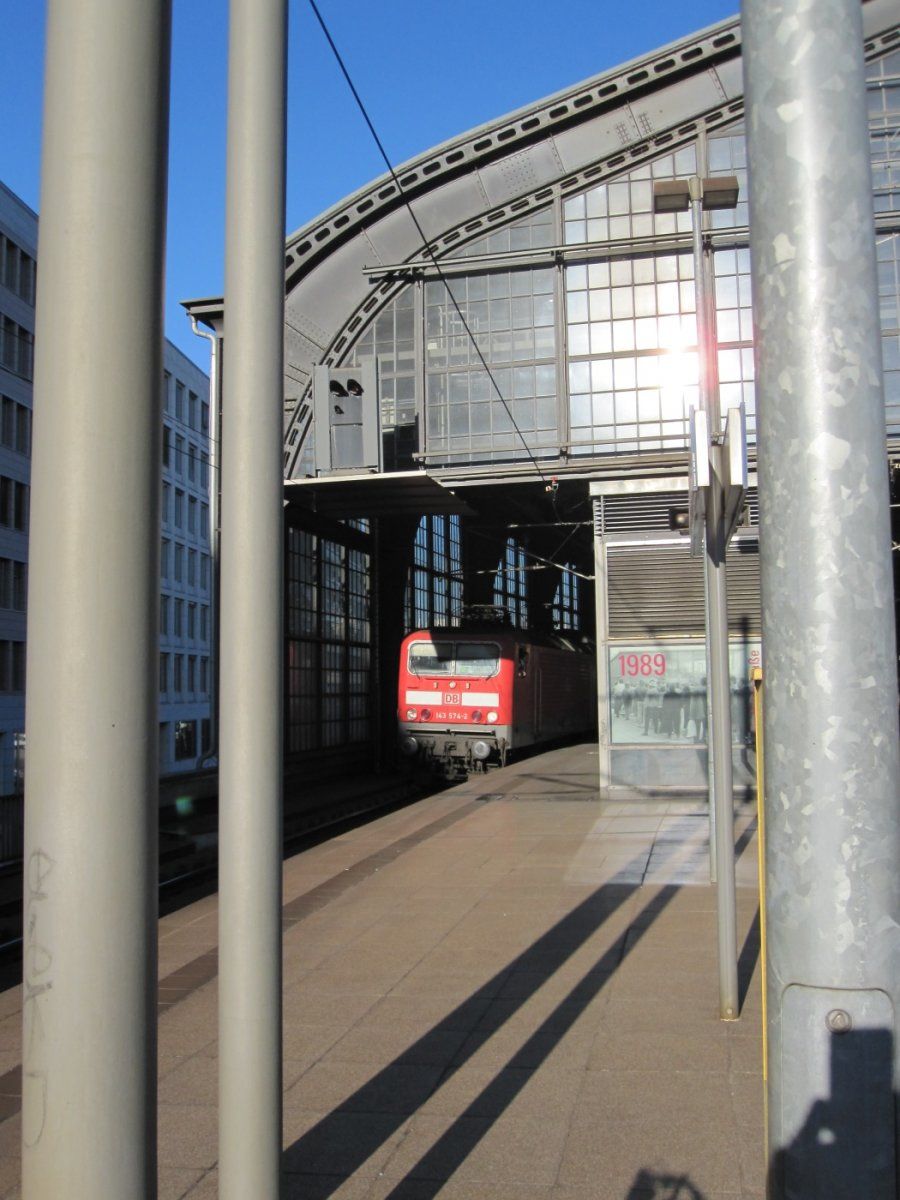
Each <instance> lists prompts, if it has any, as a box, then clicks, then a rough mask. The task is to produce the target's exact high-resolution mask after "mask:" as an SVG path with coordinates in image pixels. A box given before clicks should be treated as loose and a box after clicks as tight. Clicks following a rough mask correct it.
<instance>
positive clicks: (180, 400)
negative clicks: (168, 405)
mask: <svg viewBox="0 0 900 1200" xmlns="http://www.w3.org/2000/svg"><path fill="white" fill-rule="evenodd" d="M175 420H176V421H180V422H181V423H182V425H183V424H184V384H183V383H182V382H181V380H179V379H176V380H175ZM182 440H183V439H182Z"/></svg>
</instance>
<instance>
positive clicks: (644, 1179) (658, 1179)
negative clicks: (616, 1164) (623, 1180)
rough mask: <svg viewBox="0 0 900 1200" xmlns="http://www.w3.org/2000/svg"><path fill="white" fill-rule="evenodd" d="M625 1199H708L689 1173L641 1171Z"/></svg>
mask: <svg viewBox="0 0 900 1200" xmlns="http://www.w3.org/2000/svg"><path fill="white" fill-rule="evenodd" d="M625 1200H706V1197H705V1196H704V1195H703V1193H702V1192H701V1191H700V1189H699V1188H698V1187H697V1186H696V1185H695V1184H693V1183H692V1182H691V1180H690V1179H689V1178H688V1176H687V1175H658V1174H656V1172H654V1171H639V1172H638V1173H637V1175H636V1176H635V1179H634V1183H633V1184H632V1185H631V1188H630V1189H629V1192H628V1195H627V1196H626V1198H625Z"/></svg>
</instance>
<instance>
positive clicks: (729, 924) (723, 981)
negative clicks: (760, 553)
mask: <svg viewBox="0 0 900 1200" xmlns="http://www.w3.org/2000/svg"><path fill="white" fill-rule="evenodd" d="M690 188H691V218H692V220H691V224H692V227H693V247H694V288H695V300H696V309H697V347H698V350H699V352H700V404H701V407H702V408H703V409H704V410H705V411H706V414H707V417H708V419H709V432H710V436H711V438H712V439H713V440H712V446H711V447H710V466H711V468H712V471H711V483H710V487H709V496H708V498H707V502H706V546H705V554H704V558H703V562H704V570H705V572H706V599H707V604H706V645H707V654H708V660H709V676H708V678H707V687H708V689H709V715H710V723H709V730H708V732H707V738H708V742H709V750H710V754H711V756H712V770H711V771H710V772H709V780H710V791H711V793H712V795H711V796H710V804H711V806H713V808H714V812H713V820H712V822H711V824H712V832H713V837H714V843H715V859H714V864H715V873H716V934H717V939H718V961H719V1016H720V1017H721V1018H722V1020H723V1021H736V1020H737V1018H738V1016H739V1011H738V1009H739V1000H738V978H737V900H736V887H735V873H734V787H733V780H732V763H731V679H730V673H729V663H728V590H727V584H726V577H725V536H724V532H725V531H724V521H723V490H722V446H721V442H720V438H721V432H722V430H721V425H722V422H721V413H720V411H719V392H718V385H717V379H718V371H717V369H716V364H715V362H714V355H715V352H716V347H715V339H714V337H713V336H712V331H713V328H714V320H715V311H714V308H713V305H712V297H711V295H710V292H709V288H708V287H707V285H706V263H705V262H704V256H703V209H702V188H703V184H702V181H701V180H700V179H699V178H697V177H696V176H694V177H693V178H692V179H691V180H690Z"/></svg>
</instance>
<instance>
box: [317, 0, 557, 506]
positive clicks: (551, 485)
mask: <svg viewBox="0 0 900 1200" xmlns="http://www.w3.org/2000/svg"><path fill="white" fill-rule="evenodd" d="M309 6H310V8H311V9H312V11H313V14H314V16H315V18H316V20H317V21H318V22H319V25H320V27H321V29H322V32H323V34H324V35H325V39H326V41H327V42H328V45H329V46H330V47H331V51H332V53H333V54H334V57H335V59H336V61H337V64H338V66H339V67H340V69H341V73H342V74H343V76H344V79H345V80H346V83H347V86H348V87H349V89H350V91H351V93H352V94H353V99H354V100H355V101H356V104H357V107H358V108H359V111H360V112H361V113H362V116H363V120H364V121H365V123H366V125H367V126H368V128H369V132H370V133H371V135H372V137H373V138H374V140H375V145H376V146H377V147H378V150H379V153H380V154H381V157H382V159H383V160H384V163H385V166H386V167H387V169H388V173H389V175H390V177H391V179H392V180H393V181H394V185H395V186H396V188H397V191H398V193H399V195H400V196H401V198H402V199H403V203H404V204H405V205H406V209H407V212H408V213H409V215H410V218H411V219H412V222H413V224H414V225H415V227H416V232H417V233H418V234H419V237H420V238H421V239H422V244H423V246H424V247H425V250H426V252H427V254H428V256H429V258H430V259H431V262H432V264H433V266H434V269H435V271H436V272H437V276H438V280H439V281H440V282H441V283H442V284H443V285H444V288H445V289H446V291H447V295H448V296H449V297H450V300H451V302H452V304H453V307H454V309H455V310H456V315H457V317H458V318H459V320H460V322H461V324H462V326H463V328H464V329H465V331H466V333H467V335H468V337H469V340H470V341H471V343H472V345H473V346H474V347H475V353H476V354H477V355H478V358H479V361H480V362H481V365H482V367H484V370H485V371H486V372H487V376H488V379H490V381H491V386H492V387H493V389H494V391H495V392H496V394H497V399H498V400H499V401H500V403H501V404H502V405H503V407H504V408H505V409H506V414H507V416H508V417H509V419H510V421H511V422H512V426H513V429H515V431H516V433H517V434H518V435H519V440H520V441H521V443H522V445H523V447H524V448H525V453H526V454H527V455H528V457H529V458H530V459H531V461H532V463H533V465H534V469H535V470H536V471H537V473H538V475H539V477H540V479H541V482H542V483H543V484H544V485H545V486H546V489H547V492H548V494H549V496H550V501H551V504H552V506H553V511H554V513H555V512H556V486H555V481H553V480H548V478H547V476H546V475H545V474H544V472H543V471H542V470H541V467H540V464H539V463H538V460H537V459H536V458H535V457H534V455H533V454H532V452H531V449H530V448H529V446H528V443H527V442H526V440H525V435H524V434H523V433H522V431H521V429H520V428H519V426H518V425H517V424H516V419H515V417H514V416H513V414H512V409H511V408H510V406H509V404H507V402H506V400H505V399H504V397H503V393H502V392H501V391H500V387H499V385H498V384H497V381H496V379H495V378H494V374H493V372H492V371H491V368H490V367H489V366H488V363H487V359H486V358H485V357H484V354H483V353H482V351H481V347H480V346H479V345H478V342H477V340H476V338H475V335H474V334H473V332H472V330H471V329H470V328H469V323H468V322H467V321H466V318H465V317H464V316H463V312H462V309H461V308H460V306H459V303H458V301H457V299H456V297H455V296H454V294H453V292H452V291H451V289H450V285H449V283H448V282H447V277H446V276H445V274H444V272H443V271H442V270H441V265H440V262H439V261H438V258H437V255H436V254H435V252H434V250H433V249H432V246H431V243H430V241H429V240H428V238H427V237H426V236H425V231H424V230H423V229H422V226H421V224H420V223H419V219H418V217H417V216H416V214H415V213H414V212H413V208H412V204H411V203H410V201H409V200H408V199H407V197H406V195H405V193H404V190H403V186H402V185H401V183H400V180H399V179H398V178H397V173H396V171H395V170H394V168H393V165H392V164H391V160H390V159H389V158H388V154H387V151H386V150H385V148H384V145H383V144H382V141H381V138H380V137H379V136H378V133H377V131H376V129H375V126H374V125H373V123H372V119H371V117H370V116H369V114H368V112H367V110H366V106H365V104H364V103H363V101H362V98H361V97H360V94H359V92H358V91H357V90H356V86H355V85H354V83H353V80H352V79H351V78H350V72H349V71H348V70H347V67H346V65H345V63H344V60H343V58H342V57H341V54H340V51H339V50H338V48H337V46H336V45H335V42H334V38H333V37H332V36H331V33H330V32H329V30H328V26H327V25H326V24H325V20H324V18H323V17H322V14H321V13H320V12H319V9H318V6H317V5H316V0H309Z"/></svg>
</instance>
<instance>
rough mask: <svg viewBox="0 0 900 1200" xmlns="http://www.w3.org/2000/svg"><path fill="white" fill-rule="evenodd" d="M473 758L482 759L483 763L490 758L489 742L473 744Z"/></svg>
mask: <svg viewBox="0 0 900 1200" xmlns="http://www.w3.org/2000/svg"><path fill="white" fill-rule="evenodd" d="M471 750H472V757H473V758H477V759H481V760H482V761H483V760H484V759H486V758H489V757H490V753H491V747H490V745H489V744H488V743H487V742H482V741H481V740H479V741H477V742H473V743H472V746H471Z"/></svg>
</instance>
